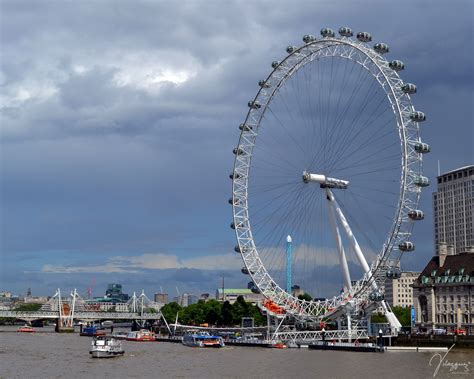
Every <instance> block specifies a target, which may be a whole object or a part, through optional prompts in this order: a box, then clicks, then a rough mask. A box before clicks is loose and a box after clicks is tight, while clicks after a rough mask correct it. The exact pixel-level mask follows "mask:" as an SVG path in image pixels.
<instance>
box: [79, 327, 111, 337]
mask: <svg viewBox="0 0 474 379" xmlns="http://www.w3.org/2000/svg"><path fill="white" fill-rule="evenodd" d="M79 335H80V336H85V337H97V336H105V331H104V330H98V329H97V326H95V325H92V326H86V327H85V328H82V331H81V332H80V333H79Z"/></svg>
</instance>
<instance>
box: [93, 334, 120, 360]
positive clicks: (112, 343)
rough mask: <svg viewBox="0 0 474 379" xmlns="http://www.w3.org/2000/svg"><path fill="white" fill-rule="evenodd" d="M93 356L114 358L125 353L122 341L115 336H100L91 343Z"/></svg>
mask: <svg viewBox="0 0 474 379" xmlns="http://www.w3.org/2000/svg"><path fill="white" fill-rule="evenodd" d="M89 354H91V355H92V358H113V357H118V356H121V355H123V354H124V350H123V348H122V343H121V342H120V341H118V340H116V339H115V338H112V337H105V336H98V337H94V339H93V340H92V343H91V350H90V351H89Z"/></svg>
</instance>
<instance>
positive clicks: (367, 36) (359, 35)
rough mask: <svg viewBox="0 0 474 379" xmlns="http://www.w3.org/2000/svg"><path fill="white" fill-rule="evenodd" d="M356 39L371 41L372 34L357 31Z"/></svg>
mask: <svg viewBox="0 0 474 379" xmlns="http://www.w3.org/2000/svg"><path fill="white" fill-rule="evenodd" d="M357 39H358V40H359V41H360V42H370V41H372V36H371V35H370V33H367V32H359V33H357Z"/></svg>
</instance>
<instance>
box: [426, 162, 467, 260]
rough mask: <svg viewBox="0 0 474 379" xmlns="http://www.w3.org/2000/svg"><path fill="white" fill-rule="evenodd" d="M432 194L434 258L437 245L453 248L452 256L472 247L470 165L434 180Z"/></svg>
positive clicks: (437, 249)
mask: <svg viewBox="0 0 474 379" xmlns="http://www.w3.org/2000/svg"><path fill="white" fill-rule="evenodd" d="M437 182H438V188H437V192H434V193H433V211H434V238H435V249H436V254H438V252H439V246H440V245H441V244H447V245H449V246H453V248H454V254H457V253H460V252H466V251H471V250H472V248H473V246H474V228H473V222H474V220H473V218H474V165H471V166H466V167H461V168H458V169H456V170H452V171H449V172H447V173H445V174H443V175H440V176H438V177H437Z"/></svg>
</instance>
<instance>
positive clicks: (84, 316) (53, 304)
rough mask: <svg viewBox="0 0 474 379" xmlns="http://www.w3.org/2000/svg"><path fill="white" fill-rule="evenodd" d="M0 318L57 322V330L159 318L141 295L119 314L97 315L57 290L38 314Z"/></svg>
mask: <svg viewBox="0 0 474 379" xmlns="http://www.w3.org/2000/svg"><path fill="white" fill-rule="evenodd" d="M0 317H9V318H15V319H18V320H23V321H26V322H32V321H34V320H47V319H53V320H57V325H59V328H73V327H74V323H75V322H79V321H82V322H94V321H100V320H140V321H145V320H158V319H160V318H161V313H160V312H159V307H158V304H157V303H154V302H152V301H151V300H150V299H149V298H148V297H147V296H146V295H145V293H144V292H143V291H142V293H141V294H140V295H139V296H137V295H136V294H135V293H134V294H133V296H132V298H131V299H130V300H129V301H128V302H127V303H123V304H121V307H120V311H117V310H116V311H114V312H112V311H100V310H99V309H98V307H97V306H96V305H95V304H91V303H90V301H87V300H85V299H83V298H82V297H80V296H79V294H78V293H77V291H76V290H75V289H74V291H72V292H71V294H70V296H67V297H63V296H62V295H61V290H60V289H58V290H57V291H56V293H55V294H54V296H53V297H51V298H50V299H49V300H48V302H47V303H45V304H43V305H42V306H41V308H40V309H39V310H38V311H5V310H4V311H0Z"/></svg>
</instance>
